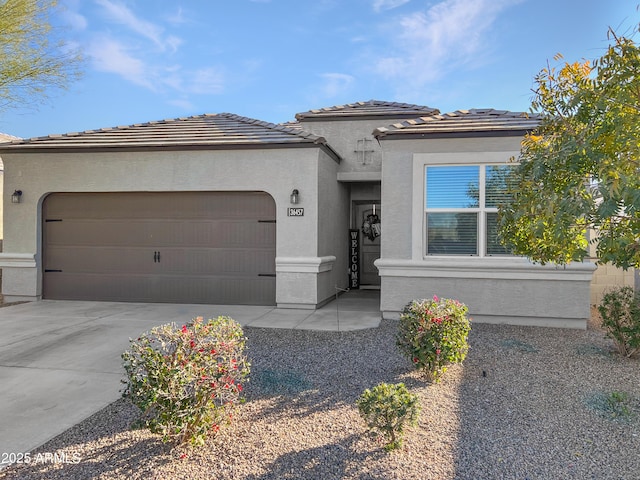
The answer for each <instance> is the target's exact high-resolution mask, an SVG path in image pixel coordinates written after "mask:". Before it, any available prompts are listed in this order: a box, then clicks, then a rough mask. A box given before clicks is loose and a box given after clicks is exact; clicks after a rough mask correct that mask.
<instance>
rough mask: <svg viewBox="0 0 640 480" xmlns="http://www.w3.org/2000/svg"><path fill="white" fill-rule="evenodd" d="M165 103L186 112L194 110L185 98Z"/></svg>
mask: <svg viewBox="0 0 640 480" xmlns="http://www.w3.org/2000/svg"><path fill="white" fill-rule="evenodd" d="M167 103H168V104H169V105H173V106H174V107H178V108H181V109H182V110H186V111H193V110H194V109H195V106H194V105H193V103H191V102H190V101H189V100H187V99H185V98H176V99H174V100H169V101H168V102H167Z"/></svg>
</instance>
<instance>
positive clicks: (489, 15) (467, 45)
mask: <svg viewBox="0 0 640 480" xmlns="http://www.w3.org/2000/svg"><path fill="white" fill-rule="evenodd" d="M521 1H522V0H444V1H441V2H439V3H438V4H436V5H434V6H432V7H431V8H429V9H428V10H426V11H424V12H416V13H414V14H411V15H406V16H402V17H400V18H399V19H398V20H397V21H396V23H395V24H394V25H392V26H391V30H392V31H399V32H402V33H401V34H400V35H399V36H398V37H397V38H396V39H395V41H394V42H393V45H394V49H395V51H394V52H393V53H392V54H391V55H388V56H384V57H382V58H381V59H379V60H378V62H377V65H376V71H377V72H378V73H380V74H381V75H382V76H384V77H386V78H388V79H391V80H394V79H401V80H402V82H403V83H404V84H405V85H406V86H409V87H413V88H420V87H421V86H424V85H425V84H427V83H429V82H431V81H434V80H436V79H438V78H441V77H442V76H444V75H445V74H447V73H448V72H450V71H451V70H452V69H454V68H459V67H460V66H464V67H466V68H471V67H472V66H474V65H476V64H478V63H479V62H483V61H484V58H483V55H485V52H486V51H487V49H488V48H489V47H490V45H489V43H488V36H489V34H490V31H491V27H492V26H493V25H494V23H495V21H496V19H497V18H498V16H499V15H500V13H502V12H503V11H504V10H505V9H506V8H508V7H510V6H512V5H515V4H517V3H520V2H521Z"/></svg>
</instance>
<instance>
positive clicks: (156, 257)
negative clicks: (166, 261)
mask: <svg viewBox="0 0 640 480" xmlns="http://www.w3.org/2000/svg"><path fill="white" fill-rule="evenodd" d="M153 263H160V252H153Z"/></svg>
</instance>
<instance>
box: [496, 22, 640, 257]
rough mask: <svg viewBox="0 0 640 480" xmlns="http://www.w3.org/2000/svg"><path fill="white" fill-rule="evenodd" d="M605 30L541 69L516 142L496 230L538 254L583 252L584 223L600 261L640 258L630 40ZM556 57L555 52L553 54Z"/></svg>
mask: <svg viewBox="0 0 640 480" xmlns="http://www.w3.org/2000/svg"><path fill="white" fill-rule="evenodd" d="M635 34H637V29H636V30H635V31H634V32H633V33H632V34H631V35H630V36H628V37H624V36H617V35H616V34H615V33H614V32H613V31H609V40H610V45H609V46H608V48H607V51H606V53H605V54H604V55H603V56H602V57H600V58H598V59H597V60H595V61H594V62H593V65H592V64H590V62H577V63H565V64H564V65H563V66H562V67H561V68H559V69H555V68H551V67H548V68H545V69H543V70H542V71H541V72H540V73H539V74H538V75H537V76H536V79H535V80H536V85H537V87H536V89H535V90H534V99H533V102H532V112H534V113H539V114H540V115H541V123H540V126H539V128H537V129H536V130H535V131H533V132H531V133H530V134H529V135H527V136H526V137H525V139H524V141H523V143H522V149H521V153H520V157H519V159H518V161H519V165H518V166H517V168H515V169H514V170H513V171H514V174H515V175H514V176H513V177H512V178H511V179H510V182H511V185H510V193H511V195H512V198H511V202H510V203H509V204H508V205H506V206H503V207H502V208H501V210H500V234H501V237H502V239H503V241H505V242H506V243H507V244H508V245H509V246H510V247H511V248H512V249H513V251H514V253H517V254H521V255H525V256H527V257H529V258H530V259H532V260H534V261H536V262H540V263H547V262H552V263H557V264H566V263H568V262H570V261H580V260H583V259H584V258H585V257H586V256H587V247H588V243H587V239H586V232H587V229H589V228H593V229H594V230H595V231H596V232H598V234H599V238H598V241H597V250H596V251H597V256H598V261H599V262H600V263H611V264H613V265H616V266H618V267H621V268H623V269H627V268H629V267H636V268H638V267H640V48H639V46H638V45H636V43H635V42H634V41H633V36H634V35H635ZM560 58H561V57H560Z"/></svg>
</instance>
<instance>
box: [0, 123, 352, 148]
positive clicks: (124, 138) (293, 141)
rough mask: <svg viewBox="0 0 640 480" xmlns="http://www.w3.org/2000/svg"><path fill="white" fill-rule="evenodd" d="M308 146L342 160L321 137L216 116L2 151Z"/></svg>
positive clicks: (37, 141) (18, 144)
mask: <svg viewBox="0 0 640 480" xmlns="http://www.w3.org/2000/svg"><path fill="white" fill-rule="evenodd" d="M312 146H320V147H323V148H325V149H327V150H328V151H329V153H330V155H331V156H332V157H336V158H334V159H336V160H339V158H340V157H339V156H338V154H337V153H336V152H335V151H333V149H331V147H330V146H329V145H328V144H327V142H326V140H325V139H324V137H320V136H317V135H313V134H311V133H308V132H304V131H302V130H301V129H294V128H288V127H286V126H281V125H275V124H272V123H268V122H262V121H260V120H254V119H251V118H247V117H241V116H239V115H234V114H231V113H219V114H205V115H198V116H193V117H186V118H175V119H169V120H160V121H156V122H148V123H139V124H135V125H129V126H124V127H114V128H103V129H100V130H87V131H84V132H78V133H67V134H62V135H49V136H47V137H36V138H31V139H27V140H23V141H19V140H18V141H12V142H10V143H6V144H2V145H1V146H0V150H2V151H21V152H27V151H29V152H32V151H41V150H55V151H60V150H65V151H75V150H81V149H91V150H92V151H105V150H114V149H120V150H167V149H174V150H185V149H205V150H209V149H232V148H269V147H312Z"/></svg>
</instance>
